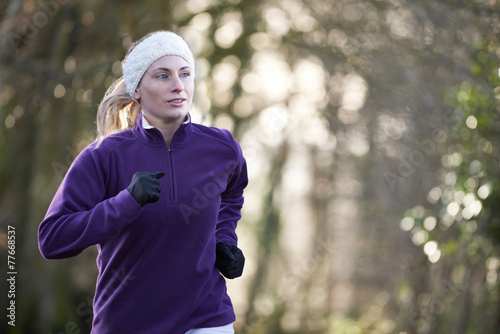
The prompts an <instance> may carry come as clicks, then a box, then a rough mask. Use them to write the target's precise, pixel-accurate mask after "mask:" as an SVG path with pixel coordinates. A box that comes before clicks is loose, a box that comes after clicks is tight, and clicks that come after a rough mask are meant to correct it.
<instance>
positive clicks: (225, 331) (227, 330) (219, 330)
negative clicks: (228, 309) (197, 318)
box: [186, 324, 234, 334]
mask: <svg viewBox="0 0 500 334" xmlns="http://www.w3.org/2000/svg"><path fill="white" fill-rule="evenodd" d="M186 334H234V329H233V324H229V325H226V326H220V327H209V328H194V329H190V330H188V331H187V332H186Z"/></svg>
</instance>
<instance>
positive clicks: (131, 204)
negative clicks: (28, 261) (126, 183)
mask: <svg viewBox="0 0 500 334" xmlns="http://www.w3.org/2000/svg"><path fill="white" fill-rule="evenodd" d="M92 151H93V150H92V149H89V148H87V149H86V150H84V151H83V152H82V153H81V154H80V155H79V156H78V157H77V158H76V160H75V161H74V162H73V164H72V165H71V167H70V169H69V170H68V173H67V174H66V176H65V178H64V180H63V181H62V183H61V185H60V186H59V189H58V190H57V192H56V194H55V196H54V198H53V199H52V202H51V204H50V206H49V209H48V211H47V214H46V216H45V218H44V220H43V221H42V222H41V224H40V226H39V228H38V246H39V249H40V252H41V254H42V256H43V257H44V258H46V259H61V258H67V257H71V256H75V255H77V254H79V253H81V252H82V251H83V250H84V249H85V248H87V247H89V246H92V245H96V244H98V243H101V242H104V241H106V240H109V239H112V238H114V237H116V236H117V235H118V234H119V232H120V231H121V229H122V228H123V227H124V226H125V225H127V224H128V223H131V222H132V221H133V220H134V219H135V218H137V216H138V215H139V214H140V213H141V211H142V208H141V207H140V206H139V205H138V204H137V202H136V201H135V199H134V198H133V197H132V195H130V193H129V192H128V190H126V189H124V190H122V191H120V192H119V193H118V194H116V195H115V196H113V197H110V198H106V189H105V188H106V186H105V178H104V176H103V175H102V174H103V172H102V169H101V168H100V167H99V166H98V164H97V163H96V161H95V158H94V156H93V154H92Z"/></svg>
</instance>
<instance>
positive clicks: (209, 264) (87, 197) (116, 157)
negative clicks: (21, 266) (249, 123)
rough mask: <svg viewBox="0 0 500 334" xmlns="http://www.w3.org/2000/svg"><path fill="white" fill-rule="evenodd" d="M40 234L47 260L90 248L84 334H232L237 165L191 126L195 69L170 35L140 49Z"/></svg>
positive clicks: (225, 137) (219, 139)
mask: <svg viewBox="0 0 500 334" xmlns="http://www.w3.org/2000/svg"><path fill="white" fill-rule="evenodd" d="M123 72H124V76H123V79H119V80H117V82H115V84H113V86H112V87H110V89H109V90H108V92H107V93H106V96H105V98H104V99H103V101H102V103H101V105H100V106H99V111H98V115H97V125H98V127H97V129H98V136H99V138H98V140H97V141H96V142H95V143H93V144H91V145H89V146H88V147H87V148H86V149H85V150H83V151H82V152H81V153H80V155H79V156H78V157H77V158H76V159H75V161H74V162H73V164H72V166H71V168H70V169H69V171H68V173H67V175H66V177H65V178H64V180H63V181H62V183H61V185H60V187H59V189H58V191H57V193H56V195H55V197H54V199H53V200H52V203H51V205H50V207H49V209H48V212H47V214H46V216H45V218H44V220H43V221H42V223H41V224H40V227H39V234H38V235H39V248H40V251H41V253H42V255H43V256H44V257H45V258H47V259H60V258H67V257H71V256H75V255H77V254H79V253H80V252H82V251H83V250H84V249H85V248H87V247H89V246H92V245H97V248H98V251H99V255H98V257H97V266H98V268H99V275H98V278H97V284H96V291H95V296H94V305H93V306H94V319H93V323H92V333H95V334H107V333H113V334H115V333H148V334H154V333H161V334H165V333H169V334H177V333H178V334H184V333H197V334H203V333H207V334H208V333H234V330H233V326H232V323H233V322H234V320H235V315H234V311H233V307H232V304H231V300H230V298H229V297H228V295H227V293H226V283H225V279H224V277H223V276H221V275H220V274H221V273H222V274H223V275H224V276H225V277H227V278H235V277H239V276H240V275H241V274H242V271H243V265H244V256H243V253H242V252H241V250H240V249H238V247H237V236H236V233H235V228H236V224H237V221H238V220H239V219H240V217H241V207H242V205H243V189H244V188H245V187H246V185H247V172H246V163H245V159H244V158H243V156H242V152H241V149H240V146H239V145H238V143H237V142H236V140H235V139H234V138H233V137H232V135H231V134H230V133H229V132H228V131H226V130H220V129H217V128H209V127H205V126H202V125H200V124H194V123H192V122H191V118H190V116H189V113H188V112H189V109H190V107H191V103H192V100H193V93H194V75H195V61H194V58H193V55H192V53H191V51H190V49H189V47H188V46H187V44H186V43H185V41H184V40H183V39H182V38H181V37H179V36H178V35H176V34H174V33H172V32H168V31H161V32H156V33H153V34H150V35H148V36H146V37H144V38H143V39H141V40H139V41H138V42H137V43H135V45H133V46H132V47H131V49H130V50H129V52H128V54H127V56H126V58H125V60H124V63H123Z"/></svg>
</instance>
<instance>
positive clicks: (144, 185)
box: [127, 172, 165, 206]
mask: <svg viewBox="0 0 500 334" xmlns="http://www.w3.org/2000/svg"><path fill="white" fill-rule="evenodd" d="M163 175H165V173H163V172H157V173H150V172H137V173H135V174H134V176H132V181H131V182H130V185H129V186H128V187H127V190H128V191H129V192H130V194H131V195H132V197H134V199H135V200H136V201H137V203H139V205H140V206H144V205H145V204H148V203H154V202H156V201H158V200H159V199H160V191H161V190H160V182H159V181H158V179H160V178H161V177H162V176H163Z"/></svg>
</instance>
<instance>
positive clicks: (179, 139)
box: [132, 112, 193, 147]
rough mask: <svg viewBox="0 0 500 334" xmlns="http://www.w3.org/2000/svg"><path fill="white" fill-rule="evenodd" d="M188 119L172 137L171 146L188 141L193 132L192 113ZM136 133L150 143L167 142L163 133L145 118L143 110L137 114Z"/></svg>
mask: <svg viewBox="0 0 500 334" xmlns="http://www.w3.org/2000/svg"><path fill="white" fill-rule="evenodd" d="M187 116H188V119H187V120H186V121H185V122H184V123H182V124H181V125H180V127H179V128H178V129H177V131H176V132H175V133H174V136H173V137H172V143H171V144H170V146H171V147H175V146H180V145H184V144H186V143H187V141H188V140H189V138H190V137H191V134H192V132H193V129H192V126H193V125H192V123H191V115H189V114H188V115H187ZM132 131H133V132H134V133H135V135H136V136H137V137H138V138H139V139H140V140H141V141H143V142H145V143H146V144H148V145H154V146H161V145H164V144H165V140H164V139H163V136H162V134H161V133H160V131H159V130H158V129H156V128H155V127H154V126H151V125H150V124H149V123H148V122H147V120H146V119H145V118H144V116H143V114H142V112H141V113H140V114H139V116H137V121H136V122H135V125H134V127H133V129H132Z"/></svg>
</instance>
